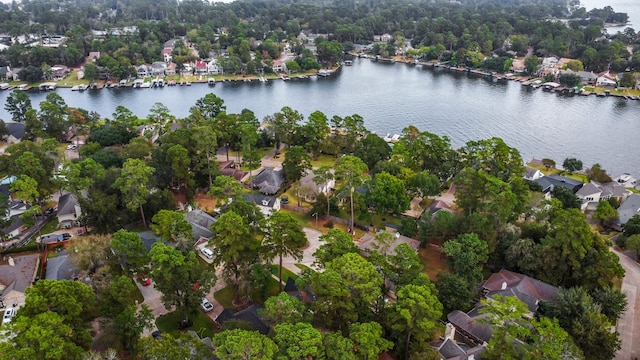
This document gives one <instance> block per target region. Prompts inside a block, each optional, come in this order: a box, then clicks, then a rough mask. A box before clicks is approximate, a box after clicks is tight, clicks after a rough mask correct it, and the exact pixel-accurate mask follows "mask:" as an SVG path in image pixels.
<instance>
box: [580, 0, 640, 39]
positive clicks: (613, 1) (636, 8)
mask: <svg viewBox="0 0 640 360" xmlns="http://www.w3.org/2000/svg"><path fill="white" fill-rule="evenodd" d="M580 4H581V5H582V6H584V7H585V8H586V9H587V11H589V10H591V9H594V8H598V9H602V8H603V7H605V6H611V7H612V8H613V10H614V11H615V12H624V13H627V15H629V24H627V25H626V26H612V27H610V28H607V31H608V33H609V34H615V33H616V32H618V31H623V30H624V29H625V28H627V27H632V28H634V29H635V30H636V31H639V30H640V1H638V0H606V1H603V0H580Z"/></svg>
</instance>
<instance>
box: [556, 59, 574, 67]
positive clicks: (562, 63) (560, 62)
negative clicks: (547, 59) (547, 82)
mask: <svg viewBox="0 0 640 360" xmlns="http://www.w3.org/2000/svg"><path fill="white" fill-rule="evenodd" d="M571 61H573V59H570V58H565V57H563V58H560V59H558V62H557V63H556V69H558V70H560V69H563V68H564V67H565V65H567V64H568V63H569V62H571Z"/></svg>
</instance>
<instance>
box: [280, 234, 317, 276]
mask: <svg viewBox="0 0 640 360" xmlns="http://www.w3.org/2000/svg"><path fill="white" fill-rule="evenodd" d="M303 230H304V233H305V235H307V247H305V248H304V249H303V250H302V260H301V261H298V260H296V259H294V258H293V257H291V256H286V257H283V258H282V266H284V267H285V268H287V269H289V270H291V271H293V272H294V273H296V274H300V271H301V270H300V268H298V267H297V266H295V264H303V265H306V266H308V267H310V268H313V263H314V261H315V260H316V258H315V257H314V256H313V253H314V252H316V250H318V248H319V247H320V245H322V241H320V236H321V235H322V232H321V231H318V230H316V229H312V228H304V229H303ZM277 262H278V259H274V264H277Z"/></svg>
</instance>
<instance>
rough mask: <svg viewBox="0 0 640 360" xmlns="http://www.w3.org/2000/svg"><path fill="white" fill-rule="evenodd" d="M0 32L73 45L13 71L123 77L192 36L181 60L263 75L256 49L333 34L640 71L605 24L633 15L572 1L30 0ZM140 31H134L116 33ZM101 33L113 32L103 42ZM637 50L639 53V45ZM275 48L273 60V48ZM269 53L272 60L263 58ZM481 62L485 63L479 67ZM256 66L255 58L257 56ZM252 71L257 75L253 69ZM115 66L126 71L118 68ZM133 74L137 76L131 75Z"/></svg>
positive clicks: (20, 54) (464, 58) (19, 49)
mask: <svg viewBox="0 0 640 360" xmlns="http://www.w3.org/2000/svg"><path fill="white" fill-rule="evenodd" d="M4 7H5V8H4V11H1V12H0V31H3V32H5V33H7V34H9V35H12V36H19V35H30V36H31V38H32V41H37V40H38V39H40V38H46V37H47V36H53V35H65V36H67V37H68V40H67V41H66V43H65V44H64V45H63V46H60V47H58V48H54V47H43V46H35V47H31V46H29V44H27V43H20V44H18V43H14V44H10V45H11V46H10V47H9V48H8V49H7V50H6V51H4V52H3V53H2V55H1V57H0V62H2V63H4V64H6V65H11V66H13V67H23V66H33V67H42V66H43V65H45V64H46V65H49V66H51V65H53V64H64V65H70V66H76V65H79V64H80V63H81V62H82V61H83V60H84V58H85V56H86V55H87V54H88V52H89V51H101V52H103V53H105V54H107V55H108V56H106V57H105V58H104V59H101V65H103V66H107V67H109V68H110V70H115V71H114V73H115V74H118V75H120V76H125V75H129V74H130V72H131V71H132V70H130V67H131V66H132V65H138V64H141V63H151V62H153V61H159V60H162V59H161V56H162V55H161V50H162V47H163V43H164V42H165V41H168V40H170V39H173V38H177V37H183V38H184V39H185V40H186V42H187V43H188V45H189V47H191V48H193V49H196V50H197V54H196V53H195V52H189V51H185V52H184V54H183V55H184V56H183V57H182V58H180V59H179V61H181V62H183V61H189V60H194V59H197V58H198V57H200V58H209V57H215V56H218V55H220V54H225V55H227V54H228V55H229V56H228V57H225V58H226V59H227V60H226V62H227V63H228V65H225V66H228V67H229V69H230V71H233V70H235V71H236V72H237V71H249V72H252V71H257V69H256V67H258V66H254V65H255V64H254V65H251V66H247V64H249V63H250V62H251V61H250V60H251V59H250V58H249V57H248V54H249V52H255V54H256V58H257V59H258V60H263V57H264V58H269V59H274V58H275V57H277V56H278V55H279V54H280V51H281V48H280V47H281V43H282V41H285V40H288V41H290V42H291V44H292V45H294V46H293V48H294V50H298V52H297V53H298V54H299V55H301V54H302V47H301V45H302V44H303V42H302V41H300V40H297V39H296V37H297V36H298V34H299V33H300V32H301V31H306V32H309V33H319V34H329V39H330V40H337V41H339V42H340V43H341V44H342V45H343V47H344V49H345V50H350V49H352V48H353V45H354V44H360V43H362V44H366V43H370V42H371V40H372V39H373V36H374V35H380V34H383V33H389V34H392V35H393V39H392V40H391V41H389V43H388V45H386V46H383V47H378V49H377V51H378V53H380V54H385V53H386V54H389V53H392V51H393V49H395V48H396V47H398V46H404V39H408V40H410V41H411V45H412V46H413V48H415V49H419V53H418V55H419V56H422V57H424V58H427V59H436V58H438V59H440V58H441V57H443V56H444V59H445V60H448V59H451V58H456V59H461V60H460V61H459V62H460V63H461V64H462V63H467V64H469V65H474V66H478V65H480V63H481V61H482V59H483V58H484V57H486V56H489V57H490V56H491V55H492V54H494V55H496V54H497V55H499V56H513V55H508V54H506V51H509V50H511V51H513V53H511V54H517V55H519V56H524V55H526V54H527V52H528V48H529V47H531V48H532V49H533V51H534V54H535V55H538V56H550V55H556V56H559V57H563V56H564V57H571V58H574V59H579V60H581V61H582V63H583V66H584V68H585V69H587V70H593V71H602V70H606V69H608V68H610V69H611V70H614V71H624V70H626V69H629V68H633V69H635V68H638V67H639V66H640V54H638V52H637V46H636V45H637V42H638V36H637V34H636V33H635V31H634V30H633V29H631V28H628V29H626V30H625V31H624V33H618V34H612V35H610V36H608V38H607V37H603V34H604V33H603V25H604V24H605V23H626V21H627V18H626V14H622V13H616V12H615V11H614V9H612V8H610V7H605V8H603V9H591V10H587V9H585V8H581V7H577V6H576V5H575V4H574V5H569V4H567V3H566V2H565V1H559V0H548V1H533V0H532V1H509V2H503V1H464V2H462V4H439V3H431V2H427V1H424V2H409V1H384V2H381V1H362V2H356V1H347V2H342V1H339V2H332V1H323V2H320V3H318V2H312V1H309V2H305V1H291V2H288V1H237V2H234V3H231V4H222V3H214V4H209V3H207V2H203V1H181V2H175V1H118V2H113V1H95V2H94V1H91V2H89V1H65V2H59V1H23V2H22V3H20V4H18V3H14V4H13V5H4ZM131 25H135V26H136V27H137V30H136V31H134V32H132V33H126V34H119V35H114V33H113V32H112V31H110V30H113V29H116V28H118V29H121V28H123V27H124V26H131ZM92 30H101V31H106V36H102V35H101V36H96V35H95V34H94V33H93V32H92ZM634 46H635V47H634ZM256 50H267V52H268V54H265V52H264V51H256ZM263 54H264V55H263ZM476 59H480V60H479V61H477V60H476ZM254 60H255V59H254ZM247 67H248V69H247ZM116 68H120V69H119V70H118V69H116ZM126 69H129V70H126Z"/></svg>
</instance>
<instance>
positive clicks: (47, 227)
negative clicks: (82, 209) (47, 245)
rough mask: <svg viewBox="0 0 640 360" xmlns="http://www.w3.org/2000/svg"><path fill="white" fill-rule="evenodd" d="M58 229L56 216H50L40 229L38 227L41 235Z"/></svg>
mask: <svg viewBox="0 0 640 360" xmlns="http://www.w3.org/2000/svg"><path fill="white" fill-rule="evenodd" d="M56 230H58V218H57V217H52V218H51V219H49V221H47V223H46V224H44V226H43V227H42V229H40V233H41V234H42V235H46V234H50V233H52V232H54V231H56Z"/></svg>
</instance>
